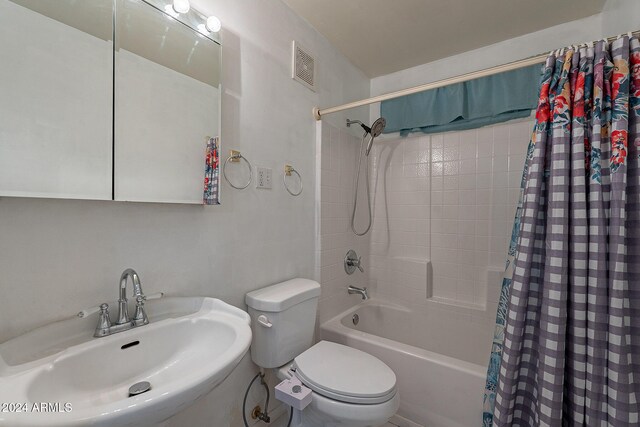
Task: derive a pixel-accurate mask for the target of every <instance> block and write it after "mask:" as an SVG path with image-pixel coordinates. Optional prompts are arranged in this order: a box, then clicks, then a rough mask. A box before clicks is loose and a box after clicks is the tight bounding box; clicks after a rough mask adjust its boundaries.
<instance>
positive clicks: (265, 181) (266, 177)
mask: <svg viewBox="0 0 640 427" xmlns="http://www.w3.org/2000/svg"><path fill="white" fill-rule="evenodd" d="M272 174H273V171H272V170H271V169H269V168H261V167H259V168H258V179H257V182H256V188H262V189H265V190H267V189H270V188H271V178H272Z"/></svg>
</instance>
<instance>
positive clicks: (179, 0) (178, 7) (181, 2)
mask: <svg viewBox="0 0 640 427" xmlns="http://www.w3.org/2000/svg"><path fill="white" fill-rule="evenodd" d="M190 8H191V5H190V4H189V0H173V7H172V9H173V10H174V11H175V12H176V13H187V12H189V9H190Z"/></svg>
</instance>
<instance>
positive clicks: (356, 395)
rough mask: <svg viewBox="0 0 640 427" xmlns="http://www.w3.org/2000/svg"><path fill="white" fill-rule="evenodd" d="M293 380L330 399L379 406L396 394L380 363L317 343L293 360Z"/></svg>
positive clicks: (389, 375)
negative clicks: (294, 374) (294, 371)
mask: <svg viewBox="0 0 640 427" xmlns="http://www.w3.org/2000/svg"><path fill="white" fill-rule="evenodd" d="M294 367H295V369H296V376H297V377H298V378H299V379H300V381H302V383H303V384H304V385H306V386H307V387H309V388H310V389H311V390H313V391H315V392H316V393H318V394H321V395H323V396H325V397H328V398H330V399H334V400H338V401H341V402H348V403H367V404H374V403H382V402H386V401H388V400H389V399H391V398H392V397H393V396H394V395H395V393H396V375H395V374H394V373H393V371H392V370H391V368H389V367H388V366H387V365H385V364H384V363H383V362H382V361H381V360H380V359H378V358H376V357H373V356H372V355H370V354H368V353H365V352H364V351H360V350H357V349H355V348H351V347H347V346H344V345H341V344H336V343H333V342H329V341H320V342H319V343H317V344H316V345H314V346H313V347H311V348H310V349H308V350H307V351H305V352H304V353H302V354H301V355H299V356H298V357H296V358H295V360H294Z"/></svg>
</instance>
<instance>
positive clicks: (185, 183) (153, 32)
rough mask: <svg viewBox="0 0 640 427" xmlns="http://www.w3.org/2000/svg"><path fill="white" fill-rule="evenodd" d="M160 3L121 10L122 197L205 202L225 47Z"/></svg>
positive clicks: (118, 143)
mask: <svg viewBox="0 0 640 427" xmlns="http://www.w3.org/2000/svg"><path fill="white" fill-rule="evenodd" d="M158 3H160V5H161V4H162V2H155V3H154V2H151V1H150V2H144V1H140V0H118V2H117V6H116V12H117V15H116V17H117V18H116V54H115V105H116V108H115V165H116V169H115V172H116V173H115V200H126V201H145V202H172V203H199V204H201V203H202V195H203V194H202V193H203V176H204V175H203V173H204V153H205V148H206V141H207V138H208V137H215V136H218V135H219V111H220V107H219V105H220V56H221V48H220V45H219V44H218V43H217V42H215V41H214V40H212V39H210V38H208V37H206V36H205V35H204V34H201V33H200V32H198V31H197V30H194V29H193V28H191V27H190V26H187V25H185V24H183V23H182V22H180V21H178V20H176V19H173V18H172V17H170V16H168V15H167V13H166V12H165V11H164V10H161V9H160V8H159V7H157V4H158Z"/></svg>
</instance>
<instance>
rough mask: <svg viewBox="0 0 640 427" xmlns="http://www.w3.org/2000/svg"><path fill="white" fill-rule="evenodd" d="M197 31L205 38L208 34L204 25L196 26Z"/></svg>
mask: <svg viewBox="0 0 640 427" xmlns="http://www.w3.org/2000/svg"><path fill="white" fill-rule="evenodd" d="M198 31H200V32H201V33H202V34H204V35H205V36H206V35H207V34H209V30H207V26H206V25H204V24H198Z"/></svg>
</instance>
